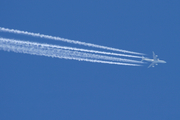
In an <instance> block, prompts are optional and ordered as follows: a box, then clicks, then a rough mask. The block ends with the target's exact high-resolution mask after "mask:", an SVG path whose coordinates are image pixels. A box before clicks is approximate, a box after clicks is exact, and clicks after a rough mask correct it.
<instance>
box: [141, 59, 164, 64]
mask: <svg viewBox="0 0 180 120" xmlns="http://www.w3.org/2000/svg"><path fill="white" fill-rule="evenodd" d="M143 60H145V61H148V62H153V63H155V64H157V63H166V61H164V60H159V59H157V60H154V59H149V58H144V59H143Z"/></svg>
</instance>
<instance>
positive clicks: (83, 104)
mask: <svg viewBox="0 0 180 120" xmlns="http://www.w3.org/2000/svg"><path fill="white" fill-rule="evenodd" d="M179 6H180V1H179V0H171V1H170V0H121V1H120V0H90V1H87V0H44V1H42V0H4V1H3V0H1V1H0V26H1V27H5V28H12V29H19V30H26V31H31V32H39V33H43V34H48V35H53V36H59V37H64V38H68V39H74V40H79V41H83V42H89V43H95V44H100V45H105V46H110V47H114V48H119V49H125V50H131V51H136V52H142V53H145V54H147V57H152V51H155V53H156V54H158V55H159V58H160V59H164V60H166V61H167V64H160V65H158V66H156V67H155V68H149V69H147V66H148V65H149V64H150V63H148V64H144V65H143V66H142V67H129V66H118V65H108V64H99V63H90V62H79V61H73V60H65V59H57V58H49V57H41V56H33V55H28V54H17V53H13V52H5V51H0V119H1V120H33V119H34V120H39V119H42V120H179V119H180V72H179V67H180V57H179V56H180V54H179V52H180V34H179V33H180V7H179ZM0 36H1V37H6V38H20V37H23V35H19V36H17V37H14V36H13V34H6V33H2V32H1V33H0ZM26 39H27V40H31V39H34V38H32V37H27V38H26ZM36 41H37V42H42V39H40V38H36ZM61 43H62V42H59V43H58V44H61ZM62 45H64V43H62ZM68 45H69V46H74V45H71V44H68ZM77 47H81V46H77Z"/></svg>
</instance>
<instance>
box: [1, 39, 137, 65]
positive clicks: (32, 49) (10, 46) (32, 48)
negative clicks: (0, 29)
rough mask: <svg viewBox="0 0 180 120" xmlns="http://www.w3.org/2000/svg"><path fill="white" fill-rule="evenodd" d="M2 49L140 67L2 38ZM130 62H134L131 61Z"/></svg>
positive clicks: (102, 57) (104, 57) (92, 55)
mask: <svg viewBox="0 0 180 120" xmlns="http://www.w3.org/2000/svg"><path fill="white" fill-rule="evenodd" d="M0 49H2V50H4V51H13V52H17V53H26V54H31V55H40V56H47V57H56V58H64V59H72V60H79V61H87V62H97V63H107V64H116V65H129V66H140V65H138V64H129V63H120V62H114V61H107V60H115V61H119V60H120V59H119V58H116V59H114V58H112V57H108V56H101V55H94V54H90V53H85V52H77V51H71V50H63V49H60V48H56V47H54V46H53V45H49V44H40V43H34V42H27V41H17V40H13V39H6V38H0ZM122 61H123V60H122ZM124 61H126V60H124ZM127 61H128V60H127ZM129 62H134V61H131V60H130V61H129Z"/></svg>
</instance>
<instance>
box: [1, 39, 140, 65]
mask: <svg viewBox="0 0 180 120" xmlns="http://www.w3.org/2000/svg"><path fill="white" fill-rule="evenodd" d="M1 41H3V43H8V44H11V45H12V44H14V45H16V46H18V45H20V46H23V47H27V48H28V47H30V48H29V49H31V46H41V47H43V48H44V49H53V50H56V51H59V50H61V51H64V53H65V52H67V51H71V50H66V51H65V50H63V49H64V47H63V46H58V45H50V44H41V43H36V42H28V41H19V40H14V39H7V38H2V40H1ZM61 51H59V52H61ZM72 53H73V54H74V56H78V57H86V58H93V59H103V60H110V61H121V62H134V63H143V62H141V61H137V60H130V59H122V58H117V57H109V56H103V55H97V54H90V53H86V52H78V51H75V50H74V49H72V51H71V54H72Z"/></svg>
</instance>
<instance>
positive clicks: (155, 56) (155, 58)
mask: <svg viewBox="0 0 180 120" xmlns="http://www.w3.org/2000/svg"><path fill="white" fill-rule="evenodd" d="M153 59H154V60H157V55H155V53H154V52H153Z"/></svg>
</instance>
